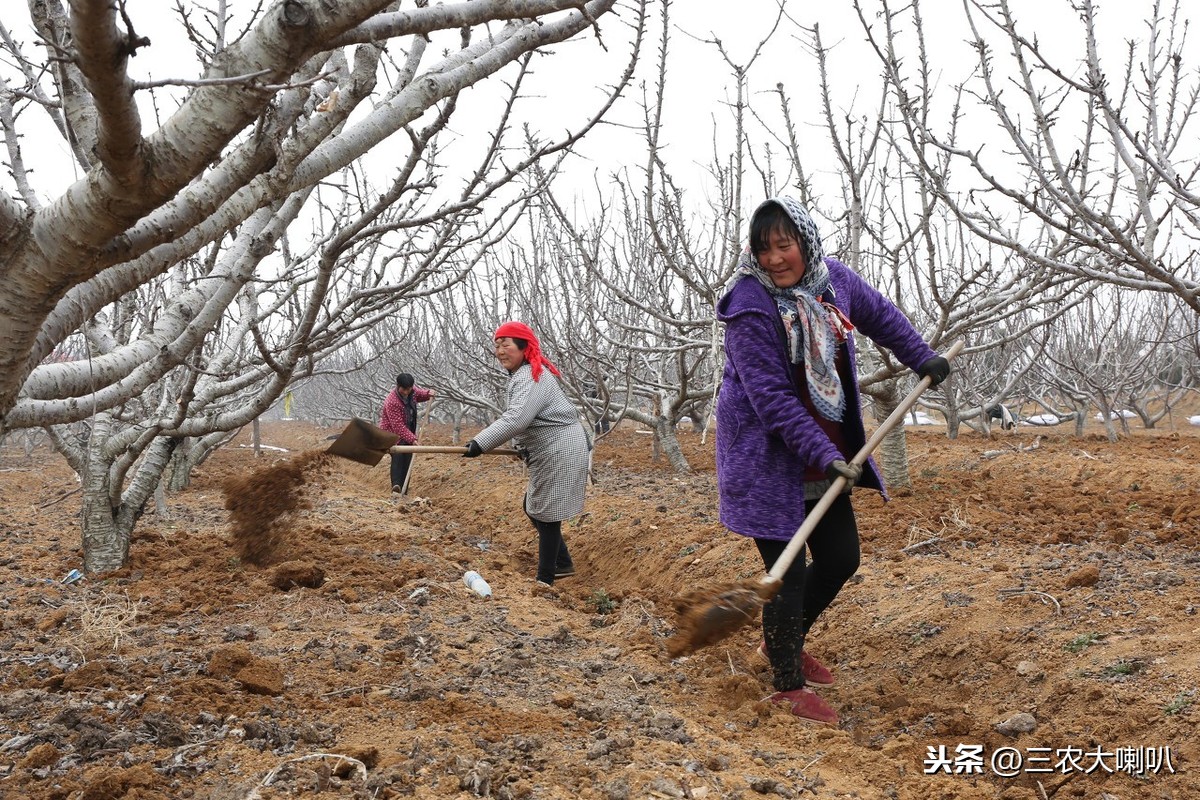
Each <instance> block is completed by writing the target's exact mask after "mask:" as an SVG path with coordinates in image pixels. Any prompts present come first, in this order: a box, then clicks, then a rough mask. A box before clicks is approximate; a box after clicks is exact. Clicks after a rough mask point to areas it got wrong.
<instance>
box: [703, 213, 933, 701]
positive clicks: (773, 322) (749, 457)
mask: <svg viewBox="0 0 1200 800" xmlns="http://www.w3.org/2000/svg"><path fill="white" fill-rule="evenodd" d="M737 272H738V274H737V275H735V278H734V281H733V283H732V284H731V286H730V288H729V291H728V292H727V293H726V294H725V296H724V297H722V298H721V300H720V302H719V303H718V304H717V317H718V319H720V320H721V321H722V322H723V323H725V359H726V360H725V372H724V375H723V376H722V383H721V392H720V396H719V398H718V400H717V484H718V487H719V491H720V517H721V523H722V524H723V525H725V526H726V527H727V528H729V529H730V530H731V531H733V532H734V533H739V534H742V535H744V536H749V537H751V538H753V540H754V543H755V544H756V545H757V546H758V551H759V553H760V554H761V556H762V559H763V563H764V564H765V565H766V566H767V568H768V569H769V568H770V567H771V566H772V565H774V563H775V561H776V560H777V559H778V557H779V555H780V554H781V553H782V552H783V549H784V547H786V546H787V543H788V541H789V540H790V539H791V538H792V535H793V534H794V533H795V532H796V530H797V529H798V528H799V527H800V525H801V523H802V522H803V521H804V516H805V514H806V513H807V512H808V511H809V510H811V509H812V508H813V506H814V505H816V502H817V500H819V499H820V497H821V495H822V494H824V492H825V490H826V489H828V488H829V485H830V483H831V482H832V481H833V480H834V479H835V478H836V477H837V476H839V475H841V476H845V477H846V478H847V480H848V483H847V490H846V493H845V494H843V495H841V496H840V497H839V498H838V499H837V500H836V501H835V502H834V503H833V505H832V506H830V507H829V510H828V511H827V512H826V513H825V516H824V517H823V518H822V519H821V522H820V524H818V525H817V527H816V529H815V530H814V531H813V532H812V534H811V536H810V537H809V539H808V542H807V550H808V559H807V560H808V562H809V563H808V564H807V565H806V564H805V561H806V559H805V558H804V557H800V558H797V559H796V560H795V562H794V563H793V565H792V567H791V568H790V569H789V570H788V572H787V573H786V574H785V575H784V576H783V586H782V588H781V589H780V590H779V593H778V594H777V595H776V596H775V597H774V598H773V599H772V600H771V602H769V603H767V605H766V607H765V608H764V609H763V635H764V639H765V641H764V643H763V646H762V647H761V648H760V652H761V653H763V654H764V655H765V656H766V657H767V659H768V660H769V661H770V662H771V669H772V672H773V675H774V681H773V682H774V686H775V689H776V691H775V693H774V694H772V695H771V696H770V697H769V698H768V700H770V701H771V702H773V703H777V704H781V705H785V706H787V707H789V709H790V710H791V712H792V713H793V714H795V715H796V716H798V717H802V718H805V719H810V720H815V721H818V722H825V723H830V724H836V723H837V719H838V718H837V713H836V712H835V711H834V710H833V708H832V707H830V705H829V704H828V703H826V702H825V701H824V700H823V699H822V698H821V697H820V696H819V695H817V694H816V693H815V692H813V691H812V690H811V689H810V688H809V685H820V686H827V685H830V684H832V683H833V674H832V673H831V672H830V671H829V670H828V669H827V668H826V667H825V666H824V665H823V664H821V663H820V662H819V661H817V659H815V658H813V657H812V656H811V655H809V654H808V653H807V652H806V651H805V649H804V640H805V636H806V634H807V633H808V631H809V629H810V628H811V627H812V625H813V623H814V622H815V621H816V619H817V617H818V616H819V615H820V614H821V612H822V611H824V610H825V608H826V607H827V606H828V605H829V604H830V602H832V601H833V598H834V597H835V596H836V595H837V593H838V591H839V590H840V589H841V588H842V586H843V585H844V584H845V583H846V581H847V580H849V579H850V577H851V576H852V575H853V574H854V572H855V571H856V570H857V569H858V562H859V540H858V528H857V526H856V524H855V520H854V509H853V508H852V506H851V504H850V494H849V487H850V486H851V485H853V484H855V483H857V484H858V485H859V486H865V487H868V488H871V489H877V490H879V491H880V492H883V481H882V479H881V478H880V475H879V473H878V471H877V470H876V469H875V466H874V464H872V463H868V464H867V465H866V468H865V469H860V468H859V467H858V466H857V465H853V464H849V463H848V462H849V460H850V458H851V457H852V456H853V454H854V453H856V452H858V450H859V449H860V448H861V447H862V446H863V444H864V443H865V442H866V434H865V432H864V430H863V420H862V412H861V409H860V408H859V396H858V383H857V378H856V375H857V370H856V366H855V356H854V337H853V336H852V335H850V332H851V331H852V330H854V329H856V328H857V329H858V331H859V332H860V333H862V334H865V335H866V336H868V337H870V338H871V339H872V340H873V341H875V342H877V343H878V344H881V345H883V346H884V347H887V348H888V349H889V350H891V351H892V352H893V353H894V354H895V355H896V357H897V358H898V359H900V361H902V362H903V363H904V364H906V365H908V366H909V367H910V368H912V369H914V370H916V372H917V373H918V374H920V375H921V376H922V377H925V376H927V375H928V376H930V377H931V378H932V380H933V383H934V384H935V385H936V384H937V383H940V382H941V381H942V380H944V379H945V377H946V376H947V375H949V373H950V363H949V362H948V361H947V360H946V359H944V358H942V357H941V356H939V355H937V354H936V353H934V351H933V350H932V349H930V347H929V345H928V344H926V343H925V340H924V339H922V338H921V335H920V334H919V333H917V331H916V329H914V328H913V326H912V324H911V323H910V322H909V321H908V319H907V318H906V317H905V316H904V314H903V313H901V312H900V310H899V309H897V308H896V306H895V305H893V304H892V303H891V302H890V301H889V300H888V299H887V298H886V297H884V296H883V295H882V294H880V293H879V292H878V291H877V290H875V289H874V288H873V287H871V286H870V285H868V284H867V283H866V282H865V281H864V280H863V279H862V278H860V277H859V276H858V275H857V274H855V273H854V272H852V271H851V270H850V268H849V267H847V266H846V265H845V264H842V263H841V262H840V261H837V260H836V259H833V258H827V257H825V252H824V250H823V248H822V246H821V237H820V235H819V234H818V233H817V227H816V225H815V224H814V223H813V221H812V218H811V217H810V216H809V215H808V212H807V211H806V210H805V209H804V208H803V207H802V206H801V205H800V204H799V203H797V202H796V201H795V200H793V199H792V198H790V197H776V198H772V199H770V200H767V201H766V202H765V203H763V204H762V205H761V206H759V207H758V209H757V210H756V211H755V212H754V216H753V217H752V218H751V220H750V246H749V247H748V248H747V250H746V252H745V253H744V254H743V255H742V258H741V261H740V263H739V264H738V271H737Z"/></svg>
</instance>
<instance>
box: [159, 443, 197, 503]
mask: <svg viewBox="0 0 1200 800" xmlns="http://www.w3.org/2000/svg"><path fill="white" fill-rule="evenodd" d="M192 449H193V446H192V439H191V438H190V437H189V438H187V439H184V440H183V441H182V442H181V443H180V446H179V447H177V448H175V452H174V453H172V454H171V463H170V465H169V466H168V468H167V473H168V474H167V479H166V484H167V491H168V492H172V493H174V492H182V491H183V490H184V489H186V488H187V487H188V486H190V485H191V483H192V466H193V464H192V462H191V458H190V456H191V454H192Z"/></svg>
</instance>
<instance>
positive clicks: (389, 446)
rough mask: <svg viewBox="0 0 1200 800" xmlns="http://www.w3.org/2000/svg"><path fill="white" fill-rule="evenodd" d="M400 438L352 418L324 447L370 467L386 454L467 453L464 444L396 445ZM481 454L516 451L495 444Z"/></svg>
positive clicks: (514, 452) (510, 454) (501, 453)
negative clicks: (493, 447) (494, 446)
mask: <svg viewBox="0 0 1200 800" xmlns="http://www.w3.org/2000/svg"><path fill="white" fill-rule="evenodd" d="M399 439H400V437H399V436H397V435H396V434H394V433H389V432H388V431H385V430H384V429H383V428H380V427H379V426H377V425H372V424H371V423H369V422H367V421H366V420H365V419H359V418H358V417H353V418H351V420H350V424H349V425H347V426H346V429H345V430H344V431H342V433H341V435H339V436H338V437H337V438H336V439H334V440H333V444H331V445H329V447H327V448H326V449H325V452H327V453H329V454H330V455H335V456H340V457H341V458H348V459H350V460H351V461H355V462H358V463H359V464H366V465H367V466H368V467H373V466H375V465H376V464H378V463H379V461H380V459H382V458H383V457H384V456H385V455H387V454H388V453H395V454H397V455H399V454H400V453H458V454H459V455H462V454H463V453H465V452H467V446H466V445H419V444H396V442H397V441H398V440H399ZM485 455H495V456H519V455H520V453H518V452H517V451H516V450H509V449H505V448H501V447H497V448H495V449H492V450H488V451H487V453H485Z"/></svg>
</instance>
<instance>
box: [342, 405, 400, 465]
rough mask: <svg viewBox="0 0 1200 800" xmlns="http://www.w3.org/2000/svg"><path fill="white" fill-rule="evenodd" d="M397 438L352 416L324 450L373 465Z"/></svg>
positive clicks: (360, 462) (385, 453)
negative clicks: (348, 422)
mask: <svg viewBox="0 0 1200 800" xmlns="http://www.w3.org/2000/svg"><path fill="white" fill-rule="evenodd" d="M399 439H400V437H399V436H397V435H396V434H394V433H388V432H387V431H385V430H384V429H383V428H380V427H378V426H377V425H372V424H371V423H369V422H367V421H366V420H365V419H359V418H358V417H353V418H352V419H351V420H350V424H349V425H347V426H346V430H344V431H342V433H341V435H340V436H338V438H336V439H334V440H333V444H331V445H329V447H328V448H326V450H325V452H327V453H330V454H331V455H335V456H340V457H342V458H348V459H350V460H351V461H356V462H358V463H359V464H366V465H367V466H368V467H373V466H375V465H376V464H378V463H379V461H380V459H382V458H383V457H384V456H385V455H387V453H388V451H389V449H390V448H391V446H392V445H394V444H395V443H396V442H397V441H399Z"/></svg>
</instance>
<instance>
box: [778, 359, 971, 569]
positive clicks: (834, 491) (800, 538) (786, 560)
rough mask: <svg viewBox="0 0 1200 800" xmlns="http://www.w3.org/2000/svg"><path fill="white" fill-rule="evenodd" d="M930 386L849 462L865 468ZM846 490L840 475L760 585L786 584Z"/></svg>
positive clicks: (904, 403)
mask: <svg viewBox="0 0 1200 800" xmlns="http://www.w3.org/2000/svg"><path fill="white" fill-rule="evenodd" d="M965 344H966V343H965V342H963V340H962V339H959V340H958V341H957V342H955V343H954V344H952V345H951V346H950V349H949V350H947V351H946V353H945V357H946V358H947V359H952V358H954V357H955V356H956V355H958V354H959V353H960V352H962V349H963V347H964V346H965ZM931 383H933V379H932V378H928V377H926V378H922V379H921V380H920V382H918V383H917V385H916V386H914V387H913V390H912V391H911V392H909V393H908V396H907V397H905V398H904V399H903V400H901V401H900V405H898V406H896V409H895V410H894V411H892V413H891V414H888V418H887V419H885V420H884V421H883V422H882V423H880V425H879V427H878V428H876V429H875V432H874V433H873V434H871V438H870V439H868V440H867V443H866V444H864V445H863V446H862V449H861V450H859V451H858V452H857V453H855V454H854V458H852V459H850V463H851V464H858V465H859V466H862V465H863V464H866V463H867V458H869V457H870V455H871V453H873V452H875V448H876V447H878V446H879V443H880V442H882V441H883V437H885V436H887V435H888V434H889V433H891V431H892V428H894V427H896V425H897V424H898V423H899V422H900V420H902V419H904V415H905V414H907V413H908V412H909V410H910V409H911V408H912V407H913V405H914V404H916V402H917V398H918V397H920V396H921V393H922V392H924V391H925V390H926V389H928V388H929V385H930V384H931ZM844 488H846V479H845V478H844V477H843V476H841V475H839V476H838V477H837V478H836V479H834V481H833V483H831V484H830V485H829V488H828V489H826V490H825V494H823V495H821V499H820V500H818V501H817V504H816V505H815V506H813V510H812V511H810V512H808V514H807V515H806V516H805V517H804V522H803V523H801V525H800V528H799V529H798V530H797V531H796V532H795V533H794V534H792V538H791V541H789V542H788V544H787V547H785V548H783V552H782V553H780V554H779V558H777V559H776V560H775V564H774V565H772V567H771V571H770V572H768V573H767V574H766V575H765V576H764V577H763V579H762V581H760V582H761V583H763V584H765V585H768V586H769V585H773V584H777V583H779V582H781V581H782V580H783V575H784V573H786V572H787V571H788V568H789V567H791V566H792V562H793V561H795V560H796V554H797V553H799V552H800V548H802V547H804V543H805V542H806V541H808V537H809V534H811V533H812V532H813V528H815V527H817V523H818V522H820V521H821V517H823V516H825V512H826V511H828V510H829V507H830V506H831V505H833V501H834V500H836V499H837V496H838V495H839V494H841V493H842V489H844Z"/></svg>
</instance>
